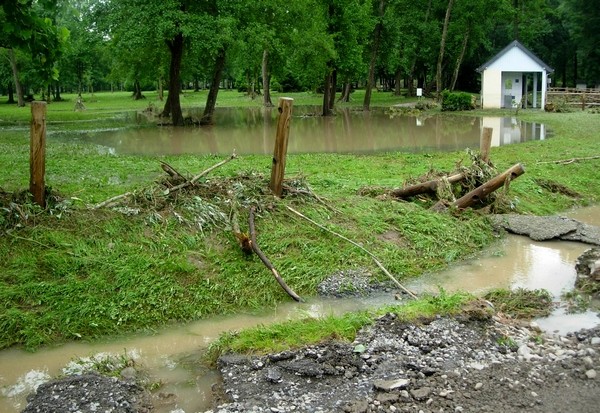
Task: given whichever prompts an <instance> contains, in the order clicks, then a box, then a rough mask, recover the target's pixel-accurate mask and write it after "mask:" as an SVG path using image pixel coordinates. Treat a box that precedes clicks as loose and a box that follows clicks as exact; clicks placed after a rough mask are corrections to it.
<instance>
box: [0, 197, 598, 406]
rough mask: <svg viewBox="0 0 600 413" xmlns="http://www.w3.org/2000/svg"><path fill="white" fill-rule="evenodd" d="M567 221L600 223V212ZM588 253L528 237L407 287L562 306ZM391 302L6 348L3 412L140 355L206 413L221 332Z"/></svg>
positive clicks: (558, 327)
mask: <svg viewBox="0 0 600 413" xmlns="http://www.w3.org/2000/svg"><path fill="white" fill-rule="evenodd" d="M566 215H568V216H569V217H572V218H575V219H579V220H581V221H583V222H586V223H588V224H592V225H600V206H595V207H589V208H583V209H580V210H576V211H573V212H571V213H568V214H566ZM588 248H590V246H588V245H585V244H580V243H575V242H565V241H548V242H533V241H531V240H529V238H526V237H522V236H516V235H509V236H507V237H506V238H504V239H503V240H502V241H500V242H499V243H497V244H496V245H493V246H492V247H490V248H489V249H487V250H486V251H484V252H483V253H481V254H480V255H478V256H477V257H474V258H473V259H472V260H467V261H464V262H461V263H459V264H457V265H454V266H452V267H451V268H449V269H447V270H445V271H442V272H439V273H435V274H426V275H424V276H422V277H420V278H419V279H417V280H413V281H411V282H410V283H407V286H408V287H409V288H411V289H413V290H415V291H436V290H437V289H438V288H439V287H443V288H444V289H445V290H447V291H455V290H463V291H470V292H474V293H482V292H484V291H485V290H487V289H490V288H494V287H505V288H507V287H526V288H546V289H548V290H549V291H550V292H551V293H552V294H553V295H554V296H555V297H556V299H557V300H558V298H559V296H560V294H561V293H563V292H565V291H568V290H570V289H571V288H572V287H573V285H574V282H575V269H574V266H575V261H576V260H577V257H579V255H580V254H581V253H582V252H583V251H585V250H586V249H588ZM393 302H394V299H393V294H385V295H380V296H375V297H368V298H353V299H343V300H336V299H319V298H311V299H309V300H308V302H306V303H302V304H298V303H291V302H290V303H286V304H282V305H280V306H279V307H277V308H274V309H269V310H265V311H264V312H262V313H256V314H238V315H235V316H229V317H215V318H211V319H207V320H202V321H198V322H193V323H189V324H184V325H177V326H173V327H170V328H165V329H162V330H160V331H158V332H156V334H152V335H147V334H137V335H132V336H128V337H120V338H113V339H108V340H106V341H98V342H94V343H83V342H76V343H70V344H66V345H62V346H59V347H55V348H46V349H42V350H39V351H37V352H35V353H29V352H25V351H23V350H19V349H8V350H4V351H1V352H0V388H1V389H2V397H0V412H5V413H13V412H15V413H16V412H18V411H20V410H22V409H23V408H24V407H25V403H26V402H25V396H26V394H28V393H29V392H30V391H31V389H32V388H33V387H34V386H35V385H36V384H39V382H40V381H42V380H45V379H47V378H48V377H51V376H55V375H57V374H60V372H61V369H62V368H63V367H64V366H65V365H66V364H67V363H68V362H69V361H70V360H73V359H74V358H76V357H88V356H91V355H94V354H97V353H113V354H123V353H125V352H127V353H129V354H131V355H133V356H134V357H136V359H137V360H138V362H139V363H140V364H141V365H143V366H144V367H145V368H147V369H148V370H149V372H150V373H151V374H152V376H153V377H155V378H156V379H158V380H161V381H162V382H164V383H165V385H164V387H163V388H162V389H161V391H162V392H163V393H167V394H168V393H173V394H175V395H176V397H177V406H176V407H177V408H180V409H182V410H183V411H185V412H188V413H189V412H196V411H203V410H206V409H209V408H210V407H211V406H210V404H211V385H212V384H213V383H214V382H215V381H216V379H217V373H216V372H215V371H210V370H205V369H203V368H202V367H201V366H200V365H199V363H198V362H197V360H198V358H199V355H200V354H201V353H202V351H203V350H204V349H206V347H207V346H208V345H209V343H211V342H212V341H213V340H215V339H216V338H217V337H218V336H219V334H220V333H222V332H225V331H232V330H239V329H243V328H248V327H252V326H256V325H260V324H269V323H274V322H279V321H283V320H288V319H294V318H301V317H307V316H310V317H319V316H324V315H329V314H343V313H345V312H348V311H354V310H359V309H364V308H369V307H377V306H381V305H383V304H386V303H393ZM537 322H538V324H539V325H540V326H541V327H542V328H544V329H545V330H547V331H558V332H561V333H566V332H567V331H574V330H577V329H580V328H584V327H591V326H593V325H597V324H598V323H599V322H600V319H599V318H598V317H597V315H596V314H595V313H593V312H586V313H582V314H574V315H569V314H565V313H564V310H561V309H558V310H557V311H555V313H554V314H553V315H552V316H550V317H547V318H545V319H539V320H537ZM173 409H174V407H173V405H168V407H159V408H158V410H157V411H158V412H159V413H166V412H170V411H172V410H173Z"/></svg>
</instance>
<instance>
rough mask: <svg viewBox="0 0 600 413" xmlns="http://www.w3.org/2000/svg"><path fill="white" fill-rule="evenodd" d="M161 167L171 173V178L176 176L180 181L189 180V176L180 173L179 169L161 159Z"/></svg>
mask: <svg viewBox="0 0 600 413" xmlns="http://www.w3.org/2000/svg"><path fill="white" fill-rule="evenodd" d="M160 167H161V168H162V169H163V171H165V172H166V173H167V174H169V176H170V177H171V178H174V179H177V180H180V181H187V178H186V177H185V176H183V175H181V174H180V173H179V171H177V170H176V169H175V168H173V167H172V166H171V165H169V164H168V163H166V162H163V161H160Z"/></svg>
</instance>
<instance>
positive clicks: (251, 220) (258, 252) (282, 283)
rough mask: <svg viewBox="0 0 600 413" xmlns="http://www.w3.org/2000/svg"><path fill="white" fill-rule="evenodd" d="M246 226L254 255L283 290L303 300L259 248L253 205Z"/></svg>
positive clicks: (294, 297)
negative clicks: (248, 229)
mask: <svg viewBox="0 0 600 413" xmlns="http://www.w3.org/2000/svg"><path fill="white" fill-rule="evenodd" d="M248 227H249V228H250V245H251V246H252V250H253V251H254V252H255V253H256V255H258V257H259V258H260V260H261V261H262V262H263V264H265V266H266V267H267V268H268V269H269V270H270V271H271V273H272V274H273V277H275V279H276V280H277V282H278V283H279V285H280V286H281V288H283V289H284V290H285V292H286V293H288V295H289V296H290V297H292V298H293V299H294V300H296V301H298V302H303V301H304V300H302V298H300V296H299V295H298V294H296V293H295V292H294V291H293V290H292V289H291V288H290V287H288V285H287V284H286V283H285V281H284V280H283V278H281V276H280V275H279V273H278V272H277V270H276V269H275V267H273V264H271V261H269V259H268V258H267V257H266V256H265V254H264V253H263V252H262V251H261V249H260V248H259V246H258V242H257V241H256V231H255V229H254V207H251V208H250V215H249V216H248Z"/></svg>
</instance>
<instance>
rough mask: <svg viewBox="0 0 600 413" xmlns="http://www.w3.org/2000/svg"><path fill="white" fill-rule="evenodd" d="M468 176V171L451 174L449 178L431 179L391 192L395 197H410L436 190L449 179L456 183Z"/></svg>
mask: <svg viewBox="0 0 600 413" xmlns="http://www.w3.org/2000/svg"><path fill="white" fill-rule="evenodd" d="M466 177H467V174H466V173H464V172H463V173H459V174H456V175H451V176H449V177H447V178H438V179H432V180H431V181H427V182H421V183H418V184H415V185H410V186H407V187H406V188H397V189H394V190H392V191H391V192H390V195H391V196H393V197H394V198H409V197H411V196H415V195H419V194H423V193H426V192H431V193H433V192H435V191H436V190H437V188H438V186H439V185H440V184H441V183H442V182H444V181H445V180H447V181H448V183H450V184H454V183H456V182H460V181H462V180H463V179H465V178H466Z"/></svg>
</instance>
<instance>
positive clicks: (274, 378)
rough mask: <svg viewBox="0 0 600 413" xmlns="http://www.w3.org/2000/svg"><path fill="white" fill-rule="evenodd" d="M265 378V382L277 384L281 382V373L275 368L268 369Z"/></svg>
mask: <svg viewBox="0 0 600 413" xmlns="http://www.w3.org/2000/svg"><path fill="white" fill-rule="evenodd" d="M266 378H267V381H268V382H271V383H279V382H281V381H282V380H283V379H282V375H281V371H280V370H279V369H278V368H277V367H269V368H268V369H267V375H266Z"/></svg>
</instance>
